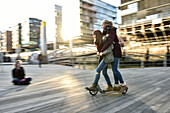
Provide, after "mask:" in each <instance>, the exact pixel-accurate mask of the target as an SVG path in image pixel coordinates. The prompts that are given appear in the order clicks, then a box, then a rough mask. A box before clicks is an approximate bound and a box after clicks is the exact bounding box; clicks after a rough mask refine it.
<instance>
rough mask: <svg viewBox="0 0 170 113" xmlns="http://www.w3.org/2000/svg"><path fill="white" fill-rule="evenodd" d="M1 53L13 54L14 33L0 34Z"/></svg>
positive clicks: (5, 32)
mask: <svg viewBox="0 0 170 113" xmlns="http://www.w3.org/2000/svg"><path fill="white" fill-rule="evenodd" d="M0 39H1V40H0V43H1V48H0V49H1V52H4V53H6V52H12V32H11V31H4V32H0Z"/></svg>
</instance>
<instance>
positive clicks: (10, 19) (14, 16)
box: [0, 0, 120, 31]
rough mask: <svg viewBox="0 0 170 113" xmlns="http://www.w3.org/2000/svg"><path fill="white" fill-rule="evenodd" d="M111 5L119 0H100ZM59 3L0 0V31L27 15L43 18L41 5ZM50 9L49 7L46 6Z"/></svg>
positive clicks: (20, 20)
mask: <svg viewBox="0 0 170 113" xmlns="http://www.w3.org/2000/svg"><path fill="white" fill-rule="evenodd" d="M102 1H104V2H107V3H110V4H112V5H115V6H118V5H120V0H102ZM55 3H56V4H61V1H60V0H48V2H46V0H0V11H1V13H0V31H2V30H6V29H7V28H9V27H12V26H15V25H17V23H19V22H24V21H25V20H26V19H27V18H28V17H35V18H41V19H42V20H43V19H45V17H47V16H48V15H45V16H44V13H43V12H44V11H46V10H45V9H43V7H46V6H50V5H51V4H55ZM48 10H50V8H48Z"/></svg>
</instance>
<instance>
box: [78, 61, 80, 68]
mask: <svg viewBox="0 0 170 113" xmlns="http://www.w3.org/2000/svg"><path fill="white" fill-rule="evenodd" d="M78 61H79V62H78V63H79V67H78V69H80V59H79V60H78Z"/></svg>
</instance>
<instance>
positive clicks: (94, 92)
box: [89, 90, 98, 96]
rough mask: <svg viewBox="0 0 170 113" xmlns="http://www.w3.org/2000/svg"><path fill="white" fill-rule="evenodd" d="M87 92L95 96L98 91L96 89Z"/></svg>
mask: <svg viewBox="0 0 170 113" xmlns="http://www.w3.org/2000/svg"><path fill="white" fill-rule="evenodd" d="M89 93H90V94H91V95H92V96H95V95H96V94H97V93H98V91H97V90H96V91H89Z"/></svg>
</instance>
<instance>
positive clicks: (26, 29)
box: [12, 18, 41, 49]
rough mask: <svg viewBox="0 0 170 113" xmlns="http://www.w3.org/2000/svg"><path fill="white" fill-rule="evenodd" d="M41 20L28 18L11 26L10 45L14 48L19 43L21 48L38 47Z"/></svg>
mask: <svg viewBox="0 0 170 113" xmlns="http://www.w3.org/2000/svg"><path fill="white" fill-rule="evenodd" d="M40 25H41V20H39V19H37V18H28V20H26V21H25V22H23V23H19V24H18V25H16V26H14V27H13V28H12V43H13V44H12V47H13V49H16V48H17V47H18V46H19V45H20V46H21V47H22V48H28V49H29V48H38V47H39V44H40V40H39V39H40Z"/></svg>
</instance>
